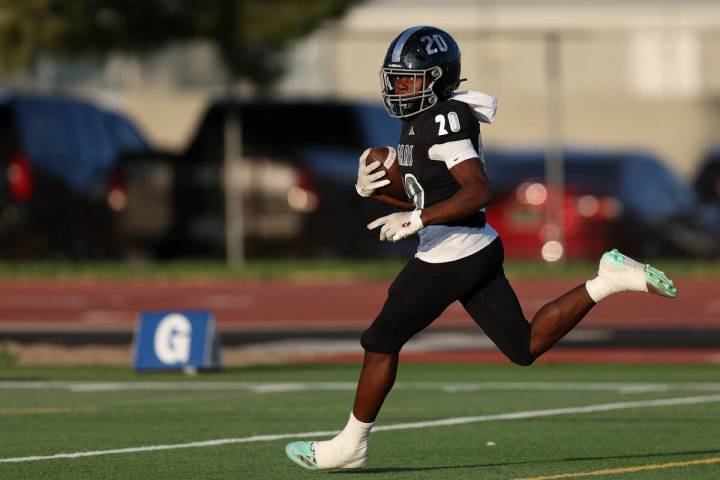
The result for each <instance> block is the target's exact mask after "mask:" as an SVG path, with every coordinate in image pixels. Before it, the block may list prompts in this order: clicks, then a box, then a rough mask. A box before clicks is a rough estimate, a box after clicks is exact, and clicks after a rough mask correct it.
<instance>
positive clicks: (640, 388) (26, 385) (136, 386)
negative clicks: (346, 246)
mask: <svg viewBox="0 0 720 480" xmlns="http://www.w3.org/2000/svg"><path fill="white" fill-rule="evenodd" d="M356 386H357V383H355V382H203V381H200V382H176V381H171V382H152V381H147V382H135V381H128V382H93V381H78V382H68V381H38V382H33V381H0V390H69V391H72V392H80V393H83V392H110V391H127V390H148V391H155V390H156V391H172V390H178V391H184V390H188V391H193V390H200V391H204V390H218V391H223V390H230V391H234V390H240V391H243V390H244V391H248V392H253V393H282V392H298V391H313V390H354V389H355V387H356ZM394 388H395V389H399V390H403V389H407V390H440V391H444V392H448V393H459V392H473V391H480V390H491V391H492V390H496V391H498V390H499V391H502V390H537V391H578V392H586V391H609V392H619V393H647V392H670V391H696V392H720V383H633V382H618V383H597V382H596V383H591V382H476V383H450V382H398V383H396V384H395V387H394Z"/></svg>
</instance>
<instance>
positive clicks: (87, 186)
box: [0, 93, 152, 259]
mask: <svg viewBox="0 0 720 480" xmlns="http://www.w3.org/2000/svg"><path fill="white" fill-rule="evenodd" d="M0 139H1V140H0V171H2V172H3V173H4V174H3V175H0V255H1V256H2V257H5V258H41V257H64V258H70V259H84V258H106V257H114V256H116V255H117V254H118V244H117V239H116V237H115V235H114V218H113V217H114V215H115V213H116V212H117V211H118V210H121V209H122V208H123V207H124V192H123V186H122V184H121V180H122V179H121V176H120V175H119V174H118V172H117V162H118V161H119V159H120V158H121V157H122V156H123V155H126V154H149V153H151V151H152V149H151V147H150V146H149V145H148V143H147V141H146V140H145V139H144V138H143V137H142V135H141V134H140V132H139V131H138V130H137V129H136V128H135V127H134V125H133V124H132V123H131V122H130V121H129V120H128V119H127V118H125V117H124V116H123V115H122V114H120V113H119V112H112V111H108V110H104V109H101V108H98V107H97V106H95V105H93V104H92V103H90V102H88V101H84V100H80V99H76V98H72V97H67V96H58V95H41V94H32V93H6V94H4V95H0Z"/></svg>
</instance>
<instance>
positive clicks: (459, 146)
mask: <svg viewBox="0 0 720 480" xmlns="http://www.w3.org/2000/svg"><path fill="white" fill-rule="evenodd" d="M428 157H429V158H430V160H438V161H440V162H445V165H447V168H448V169H450V168H452V167H454V166H455V165H457V164H458V163H460V162H464V161H465V160H467V159H469V158H479V157H480V155H478V152H477V151H476V150H475V147H474V146H473V144H472V142H471V141H470V139H467V138H465V139H463V140H455V141H453V142H446V143H438V144H435V145H433V146H432V147H430V149H429V150H428Z"/></svg>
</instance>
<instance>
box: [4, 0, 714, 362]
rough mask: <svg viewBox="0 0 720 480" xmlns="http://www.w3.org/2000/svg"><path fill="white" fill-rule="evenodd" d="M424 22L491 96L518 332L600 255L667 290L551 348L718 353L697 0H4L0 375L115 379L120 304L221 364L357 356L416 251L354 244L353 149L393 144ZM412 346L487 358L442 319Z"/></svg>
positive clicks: (367, 210)
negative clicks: (217, 350) (416, 31)
mask: <svg viewBox="0 0 720 480" xmlns="http://www.w3.org/2000/svg"><path fill="white" fill-rule="evenodd" d="M427 23H431V24H434V25H436V26H438V27H440V28H443V29H445V30H446V31H448V32H450V33H451V34H452V35H453V36H454V38H455V39H456V40H457V41H458V43H459V44H460V46H461V49H462V55H463V57H462V62H463V75H462V76H463V77H465V78H467V79H468V80H467V82H465V83H463V84H462V87H463V88H467V89H471V90H477V91H482V92H485V93H488V94H490V95H493V96H496V97H497V99H498V106H499V107H498V115H497V118H496V119H495V121H494V122H493V124H492V125H486V124H484V125H482V135H483V139H484V142H485V152H484V156H485V161H486V169H487V173H488V176H489V177H490V180H491V182H492V184H493V187H494V190H495V193H496V198H495V201H494V204H493V205H491V206H490V208H489V210H488V218H489V221H490V223H491V224H492V225H493V226H494V227H495V228H496V229H497V230H499V231H500V233H501V236H502V238H503V241H504V245H505V249H506V257H507V260H508V262H507V264H506V270H507V272H508V276H509V278H511V279H512V281H513V286H514V287H515V289H516V290H517V292H518V295H519V297H520V298H521V300H522V302H523V303H522V305H523V308H524V311H525V313H526V315H527V316H528V318H531V317H532V315H533V314H534V312H535V311H537V309H538V308H539V307H540V306H542V305H543V304H544V303H546V302H547V301H548V300H549V299H552V298H555V297H556V296H557V295H558V293H560V292H563V291H566V290H568V289H569V288H572V287H573V286H575V285H577V284H578V282H580V281H584V280H585V279H586V278H589V276H590V275H593V274H594V272H595V271H596V268H597V263H596V262H597V259H598V257H599V256H600V255H601V254H602V252H604V251H606V250H609V249H611V248H619V249H621V250H622V251H623V252H625V253H627V254H629V255H632V256H634V257H636V258H638V259H641V260H643V261H647V260H652V261H653V263H654V264H656V265H658V266H660V267H661V268H663V269H666V270H667V271H668V273H669V274H670V275H671V276H672V277H673V278H675V280H676V282H677V283H678V287H679V290H680V298H679V299H678V300H676V301H673V302H670V301H658V299H656V298H648V297H650V296H642V295H640V296H632V295H629V296H627V297H625V296H622V299H619V300H612V301H608V302H604V303H603V305H600V306H599V307H598V308H596V309H595V310H594V311H593V315H591V316H590V317H589V318H588V319H587V320H586V321H585V322H583V325H582V326H581V328H579V329H578V330H577V331H575V332H573V333H572V334H571V335H570V336H568V337H567V339H565V340H564V341H563V343H562V344H561V347H560V349H561V350H562V349H563V348H565V349H573V348H596V347H597V348H602V349H608V350H606V353H607V352H610V354H612V352H616V350H617V349H623V348H626V349H641V350H642V349H645V350H643V352H645V353H642V352H641V354H638V355H639V356H637V357H632V356H630V357H628V356H622V357H618V358H622V359H624V360H628V359H632V358H637V359H639V360H643V359H648V358H650V359H651V360H658V359H660V360H663V359H664V360H667V359H668V358H671V359H672V358H675V357H672V356H670V357H668V356H667V355H671V354H675V355H681V356H682V355H686V354H687V355H688V356H686V357H682V358H685V359H695V360H697V359H700V360H701V361H713V362H716V361H717V359H718V354H717V349H718V345H720V330H718V328H717V322H718V315H719V314H720V304H719V303H718V300H717V278H718V265H719V264H718V258H719V257H720V144H719V143H718V141H719V140H720V5H718V3H717V2H715V1H709V0H708V1H704V0H674V1H673V0H665V1H646V0H623V1H619V0H618V1H614V0H613V1H605V2H595V1H590V0H532V1H530V0H527V1H523V0H516V1H510V0H495V1H469V0H448V1H444V2H437V1H427V0H415V1H406V0H395V1H390V0H386V1H370V0H368V1H359V0H312V1H311V0H307V1H303V2H296V1H291V0H273V1H259V0H258V1H253V0H245V1H240V0H222V1H221V0H210V1H205V2H194V1H190V0H153V1H147V0H142V1H141V0H124V1H121V0H75V1H73V2H62V1H55V0H38V1H28V2H13V1H9V0H0V50H1V51H2V55H0V67H2V70H0V85H1V88H0V138H1V139H2V140H1V141H0V164H1V166H0V260H2V261H0V339H3V340H5V346H4V347H2V346H0V364H2V359H3V358H7V359H10V361H11V363H12V362H14V360H13V359H15V353H13V352H18V351H21V350H20V349H21V347H22V352H21V354H20V357H21V361H31V362H32V361H34V362H39V363H43V362H44V363H46V364H47V363H56V362H59V361H61V359H71V360H72V359H76V360H77V361H82V362H84V361H90V362H95V361H99V362H107V361H112V362H119V363H121V364H124V365H128V363H129V362H130V356H131V345H132V335H133V331H134V329H135V326H136V319H137V315H138V312H142V311H187V310H205V311H209V312H212V314H213V316H214V319H215V320H216V322H217V327H218V331H219V332H220V333H221V334H222V339H223V344H224V345H225V346H226V347H228V346H232V347H233V348H237V349H236V353H237V352H240V353H239V354H238V356H235V357H232V356H230V357H229V358H233V359H234V360H230V363H233V362H235V363H237V362H240V361H246V362H252V361H255V360H258V359H261V360H262V361H268V360H269V359H271V360H272V361H276V360H278V359H282V358H286V357H288V356H290V357H291V358H292V359H296V358H299V357H298V355H299V356H300V357H302V358H307V357H305V356H303V355H309V356H314V355H317V354H322V355H335V354H346V353H347V354H350V355H357V354H358V350H359V347H358V344H357V338H358V334H359V332H361V331H362V330H363V329H364V328H366V326H367V325H368V323H369V321H370V320H371V319H372V318H373V316H374V315H375V314H376V313H377V311H379V309H380V307H381V305H382V302H383V301H384V298H385V295H386V293H385V292H386V289H387V284H388V282H389V281H390V280H391V279H392V278H393V277H394V275H395V274H396V272H397V271H398V270H399V269H400V268H401V265H402V262H403V261H404V260H403V259H405V258H407V257H409V256H410V255H412V253H413V252H414V249H415V247H416V241H417V240H416V239H415V238H412V239H407V240H404V241H402V242H398V243H397V244H389V243H388V242H379V241H378V240H377V236H376V233H375V232H368V231H367V229H366V228H365V225H366V224H367V223H368V222H369V221H371V220H373V219H374V218H376V217H378V216H380V215H384V214H386V213H388V211H389V210H388V207H385V206H383V205H381V204H379V203H378V202H375V201H372V200H367V199H362V198H360V197H359V196H358V195H356V193H355V191H354V188H353V185H354V182H355V178H356V171H357V159H358V156H359V155H360V153H361V152H362V151H363V150H364V149H365V148H366V147H368V146H380V145H396V144H397V142H398V139H399V131H400V123H399V122H398V121H397V120H394V119H391V118H390V117H389V116H388V115H387V114H386V112H385V110H384V108H383V106H382V104H381V101H380V100H381V99H380V93H379V91H380V86H379V78H378V71H379V68H380V65H381V62H382V60H383V58H384V55H385V52H386V49H387V47H388V45H389V44H390V42H391V41H392V40H393V39H394V38H395V36H397V35H398V33H399V32H401V31H402V30H404V29H405V28H407V27H410V26H413V25H417V24H427ZM58 279H59V280H58ZM268 279H270V280H268ZM426 334H427V335H429V337H428V336H425V337H423V336H421V338H419V339H418V343H417V344H409V346H408V348H409V350H410V351H413V349H416V350H417V351H419V352H425V351H427V350H428V349H430V350H432V351H444V350H450V351H457V350H461V351H465V352H466V353H467V352H470V354H471V355H475V354H476V353H477V354H478V355H480V356H481V357H482V355H495V357H497V358H496V360H498V361H502V359H500V357H499V354H497V352H496V351H495V350H494V348H493V346H492V345H491V343H490V342H489V341H486V342H485V343H482V344H478V336H481V332H479V331H478V330H477V329H476V328H475V327H474V326H472V324H471V323H468V318H467V315H466V313H465V312H464V311H463V310H462V308H460V307H459V306H458V305H454V306H451V307H450V308H449V309H448V311H447V312H445V314H444V315H443V317H442V318H441V319H440V320H439V321H438V322H436V323H435V324H433V326H432V328H431V329H430V330H429V331H428V332H427V333H423V335H426ZM7 342H10V343H7ZM13 342H14V343H13ZM8 345H9V347H8ZM34 345H40V346H42V348H40V349H38V350H37V351H35V350H32V348H30V347H32V346H34ZM48 345H51V346H52V348H47V347H48ZM55 345H60V346H62V347H63V348H65V347H70V348H71V349H74V350H73V352H74V353H72V352H70V350H63V351H62V352H60V353H58V351H57V350H55V347H54V346H55ZM26 347H28V348H26ZM81 347H82V348H85V347H88V350H87V351H86V353H81V354H78V348H81ZM106 347H107V348H115V349H116V353H117V352H119V354H118V355H115V354H112V355H110V354H108V355H105V353H103V352H105V350H103V349H105V348H106ZM670 350H672V352H671V351H670ZM227 351H228V350H226V352H227ZM3 352H5V353H7V352H10V353H7V355H5V356H3V355H4V354H3ZM33 352H35V353H33ZM98 352H100V353H98ZM268 352H269V353H268ZM473 352H474V353H473ZM657 352H661V353H662V355H661V356H660V357H657V356H653V355H655V353H657ZM673 352H674V353H673ZM106 353H107V352H106ZM616 353H617V352H616ZM636 353H637V352H636ZM33 355H37V356H33ZM78 355H79V356H78ZM97 355H99V356H97ZM558 355H559V356H561V357H562V355H563V353H562V351H561V352H560V353H558ZM648 356H649V357H648ZM495 357H493V358H495ZM323 358H325V359H327V358H328V357H327V356H325V357H323ZM353 358H355V357H353ZM463 358H465V357H463ZM483 358H484V357H483ZM552 358H553V357H552V355H551V356H550V361H552ZM573 358H575V359H578V358H579V359H583V358H586V352H585V351H581V352H580V353H578V354H577V356H576V357H573ZM600 358H601V359H606V358H607V357H603V356H602V355H601V356H600ZM241 359H244V360H241ZM72 361H75V360H72Z"/></svg>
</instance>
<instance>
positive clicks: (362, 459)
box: [315, 413, 375, 468]
mask: <svg viewBox="0 0 720 480" xmlns="http://www.w3.org/2000/svg"><path fill="white" fill-rule="evenodd" d="M374 423H375V422H370V423H365V422H361V421H360V420H358V419H357V418H355V415H353V414H352V413H350V419H349V420H348V423H347V425H345V428H344V429H343V431H342V432H340V433H338V434H337V436H335V437H334V438H332V439H330V440H327V441H324V442H315V461H316V462H317V465H318V467H320V468H362V467H364V466H365V465H366V464H367V439H368V435H369V434H370V429H371V428H372V427H373V424H374Z"/></svg>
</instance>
